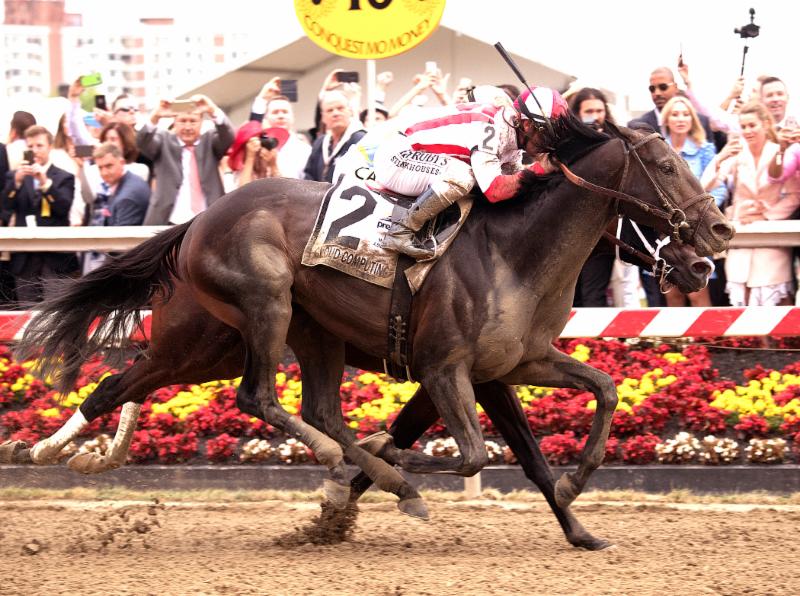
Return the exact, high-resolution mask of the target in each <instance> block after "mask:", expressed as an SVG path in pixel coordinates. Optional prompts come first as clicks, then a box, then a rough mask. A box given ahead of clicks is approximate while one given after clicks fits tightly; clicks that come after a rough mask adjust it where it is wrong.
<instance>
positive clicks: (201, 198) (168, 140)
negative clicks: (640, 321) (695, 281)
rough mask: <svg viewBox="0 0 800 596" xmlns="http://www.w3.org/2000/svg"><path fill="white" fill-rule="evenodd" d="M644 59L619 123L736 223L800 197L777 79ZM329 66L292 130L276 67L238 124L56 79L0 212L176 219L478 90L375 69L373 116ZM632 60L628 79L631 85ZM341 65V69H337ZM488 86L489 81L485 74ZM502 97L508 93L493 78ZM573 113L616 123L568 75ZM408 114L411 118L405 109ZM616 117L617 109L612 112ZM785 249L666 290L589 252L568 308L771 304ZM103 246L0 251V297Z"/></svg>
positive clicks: (27, 220)
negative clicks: (649, 65)
mask: <svg viewBox="0 0 800 596" xmlns="http://www.w3.org/2000/svg"><path fill="white" fill-rule="evenodd" d="M676 71H677V74H678V75H679V77H680V80H681V83H682V84H679V82H678V80H676V76H675V71H673V70H672V69H671V68H668V67H658V68H655V69H654V70H653V71H652V72H651V73H650V77H649V83H648V84H647V85H646V86H647V87H648V88H649V91H650V94H651V98H652V101H653V109H652V110H651V111H649V112H647V113H645V114H643V115H642V116H640V117H639V118H637V119H634V120H631V121H629V122H627V125H628V126H629V127H631V128H642V129H644V128H648V129H653V130H656V131H660V132H661V133H662V134H663V136H664V138H665V139H666V141H667V142H668V143H669V145H670V146H671V147H672V148H673V149H674V151H675V152H676V153H678V154H680V155H681V156H682V157H683V158H684V159H685V160H686V162H687V164H688V165H689V168H690V169H691V171H692V173H693V174H694V175H695V176H696V177H697V179H698V180H699V181H700V183H701V184H702V186H703V187H704V189H705V190H706V191H708V192H710V193H711V194H712V195H713V196H714V198H715V200H716V202H717V204H718V206H719V207H720V208H721V209H723V210H724V211H725V213H726V214H727V215H728V217H729V218H731V219H732V220H734V221H735V222H737V223H738V224H746V223H750V222H755V221H763V220H775V219H788V218H795V217H797V212H798V210H799V209H798V208H799V207H800V126H799V125H798V120H797V118H796V117H795V116H794V115H792V114H790V113H789V112H788V110H787V106H788V101H789V91H788V89H787V88H786V85H785V84H784V82H783V81H782V80H781V79H780V78H778V77H775V76H763V77H760V78H759V79H758V85H757V86H756V87H755V88H753V89H745V87H744V79H742V78H740V79H737V80H736V81H735V82H734V84H733V85H732V87H731V89H730V91H729V92H727V93H723V94H720V96H719V97H703V96H701V94H699V93H697V92H696V91H695V88H694V86H693V84H692V83H693V82H692V79H691V78H690V72H689V66H688V65H687V64H686V63H684V62H683V61H682V60H681V61H680V62H679V64H678V65H677V68H676ZM341 72H342V71H340V70H334V71H332V72H331V73H330V74H329V75H328V76H327V77H326V79H325V81H324V83H323V85H322V88H321V89H320V92H319V97H318V104H317V110H316V114H315V126H314V127H313V128H312V129H311V130H309V131H298V130H296V128H295V119H294V111H293V106H292V102H291V101H290V97H288V96H287V95H284V94H283V93H282V85H281V80H280V79H279V78H274V79H272V80H270V81H268V82H267V83H266V84H265V85H264V86H263V87H262V89H261V90H260V91H259V93H258V94H257V95H256V97H255V98H254V100H253V103H252V107H251V113H250V116H249V119H248V121H247V122H244V123H242V124H241V125H239V126H238V128H237V127H235V126H234V124H233V123H232V122H231V121H230V119H229V118H228V116H227V115H226V114H225V113H224V112H223V110H222V109H220V108H219V106H217V105H216V104H215V103H214V101H213V99H212V98H209V97H206V96H205V95H195V96H193V97H191V98H190V99H189V100H179V101H173V100H166V99H161V100H159V101H158V103H157V105H156V107H155V109H153V110H152V111H151V112H150V113H149V114H145V113H143V112H141V111H140V110H141V108H142V106H141V105H140V104H139V102H138V100H137V99H135V98H133V97H130V96H127V95H121V96H119V97H117V98H115V99H114V101H113V103H111V105H110V107H109V108H108V109H100V108H96V109H95V110H94V111H93V112H92V113H87V112H85V111H84V110H83V109H82V108H81V98H82V95H83V94H84V92H85V91H86V90H85V89H84V88H83V87H82V86H81V84H80V79H79V80H77V81H76V82H74V83H73V84H72V85H71V86H70V87H69V91H68V100H69V106H70V107H69V109H68V110H67V111H66V113H64V115H63V116H62V117H61V119H60V121H59V123H58V126H57V129H56V130H48V129H47V128H45V127H43V126H41V125H40V124H38V123H37V122H36V119H35V117H34V116H33V115H32V114H30V113H28V112H26V111H17V112H15V113H14V115H13V117H12V119H11V122H10V129H9V132H8V136H7V142H6V143H5V144H3V143H0V180H2V189H1V190H0V221H1V222H2V225H4V226H22V227H39V226H41V227H47V226H130V225H169V224H179V223H183V222H185V221H188V220H190V219H191V218H193V217H194V216H195V215H197V214H199V213H200V212H202V211H203V210H204V209H206V208H207V207H208V206H209V205H211V204H212V203H213V202H214V201H216V200H217V199H219V198H220V197H221V196H222V195H224V194H225V193H226V192H230V191H232V190H234V189H235V188H238V187H240V186H242V185H245V184H248V183H250V182H252V181H254V180H257V179H261V178H268V177H276V176H283V177H289V178H299V179H308V180H316V181H327V182H331V181H332V177H333V172H334V169H335V167H336V164H337V162H339V160H341V158H342V157H343V156H344V155H345V154H346V153H347V151H348V149H349V148H350V147H352V146H353V145H354V144H356V143H358V142H359V141H360V140H361V138H362V137H363V136H364V135H365V134H366V130H367V129H368V128H370V127H371V126H373V125H375V124H377V123H378V122H380V121H383V120H391V119H395V118H398V117H402V118H404V119H405V118H406V117H408V118H411V119H413V118H414V117H415V114H416V113H419V114H422V113H424V111H425V110H427V109H428V108H427V107H422V106H423V105H426V102H427V101H428V100H429V99H433V103H438V104H440V105H450V104H453V103H463V102H468V101H473V100H477V101H481V98H480V96H479V93H478V90H480V89H481V87H477V89H476V87H475V85H473V82H472V81H471V80H470V79H467V78H462V79H461V80H460V81H459V82H458V83H457V84H456V85H455V86H454V88H453V91H452V93H450V92H448V79H449V75H443V74H442V73H441V71H439V70H437V69H430V68H426V71H425V72H424V73H421V74H418V75H416V76H415V77H414V79H413V80H412V82H411V86H410V88H409V89H408V91H407V92H406V93H404V94H403V95H402V96H401V97H400V99H399V100H398V101H397V102H396V103H395V104H394V105H391V106H388V105H386V104H385V98H386V94H387V89H388V88H389V87H390V86H391V85H392V84H393V83H394V81H393V75H392V73H390V72H382V73H380V74H379V75H378V77H377V94H376V100H377V103H376V104H375V105H374V106H372V108H373V110H372V118H373V120H372V121H367V120H368V117H369V113H368V110H367V109H365V106H364V105H363V102H362V97H361V89H360V87H359V85H358V84H357V83H353V82H345V81H340V80H339V77H340V76H341ZM645 76H646V74H644V73H643V80H642V84H643V85H644V84H645V81H644V77H645ZM344 78H345V77H342V79H344ZM487 83H492V84H495V85H497V81H487ZM497 87H499V88H500V89H502V90H503V91H504V92H505V93H507V94H508V96H509V98H510V99H512V100H513V99H516V97H517V96H518V95H519V91H518V89H517V88H515V87H514V86H513V85H507V84H501V85H497ZM564 97H565V98H566V99H567V100H568V102H569V104H570V108H571V109H572V111H573V112H574V113H575V114H576V115H577V116H578V117H579V118H580V119H581V120H582V121H583V122H585V123H587V124H589V125H591V126H593V127H595V128H598V129H600V130H602V129H603V127H604V126H606V123H608V122H614V114H613V113H612V110H611V108H610V107H609V104H608V101H607V100H606V96H605V95H604V93H603V91H601V90H600V89H594V88H588V87H584V88H574V89H573V88H570V89H569V90H567V91H566V92H565V93H564ZM419 117H421V116H419ZM617 117H620V115H618V116H617ZM795 257H796V255H795V254H794V252H793V250H792V249H790V248H780V247H772V248H768V247H765V248H736V249H730V250H729V251H728V252H727V254H724V255H717V258H716V259H715V264H716V271H715V273H714V277H713V279H712V280H711V282H710V284H709V286H708V287H707V288H706V289H704V290H702V291H700V292H697V293H696V294H691V295H688V296H687V295H683V294H680V293H679V292H678V291H677V290H675V289H673V290H671V291H670V292H669V293H667V294H666V295H664V294H662V293H661V292H660V291H659V287H658V281H657V280H655V279H653V277H652V276H651V275H649V273H648V272H647V271H638V270H637V269H635V268H631V267H629V266H627V265H622V264H621V262H620V261H619V260H618V259H616V258H615V257H614V254H613V252H608V251H600V250H598V251H595V252H594V253H593V254H592V255H591V256H590V258H589V259H588V261H587V262H586V264H585V265H584V268H583V270H582V272H581V275H580V277H579V280H578V286H577V288H576V297H575V304H576V306H584V307H597V306H610V305H616V306H640V305H641V304H640V295H641V291H640V289H639V288H640V287H641V288H642V289H643V291H644V296H645V297H646V301H647V304H648V305H649V306H665V305H669V306H683V305H693V306H710V305H717V306H724V305H728V304H732V305H776V304H793V303H794V302H795V295H796V287H797V280H796V274H795ZM106 258H107V255H105V254H102V253H92V252H88V253H83V254H79V253H72V252H63V253H53V252H15V253H12V254H8V253H3V254H0V302H2V305H0V307H3V308H9V307H14V306H17V305H22V306H25V305H28V304H30V303H33V302H36V301H39V300H42V299H43V298H44V297H46V296H47V295H48V291H49V290H48V288H49V287H50V285H49V282H50V281H51V280H53V279H54V278H57V277H63V276H78V275H81V274H85V273H87V272H89V271H91V270H92V269H94V268H96V267H98V266H100V265H101V264H102V263H103V261H104V259H106Z"/></svg>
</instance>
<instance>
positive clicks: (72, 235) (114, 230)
mask: <svg viewBox="0 0 800 596" xmlns="http://www.w3.org/2000/svg"><path fill="white" fill-rule="evenodd" d="M166 229H167V226H117V227H94V226H89V227H74V228H72V227H52V228H41V227H40V228H0V250H8V251H18V252H19V251H21V252H47V251H73V250H74V251H86V250H94V251H100V252H104V251H121V250H128V249H130V248H133V247H134V246H136V245H137V244H139V243H141V242H143V241H145V240H147V239H148V238H150V237H151V236H153V235H154V234H157V233H158V232H161V231H163V230H166ZM766 246H800V220H781V221H758V222H755V223H751V224H747V225H737V226H736V237H735V238H734V239H733V241H732V242H731V247H733V248H757V247H766Z"/></svg>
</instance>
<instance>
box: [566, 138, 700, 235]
mask: <svg viewBox="0 0 800 596" xmlns="http://www.w3.org/2000/svg"><path fill="white" fill-rule="evenodd" d="M654 139H662V140H663V137H662V136H661V135H660V134H659V133H657V132H654V133H651V134H649V135H647V136H646V137H644V138H642V139H639V140H638V141H637V142H636V143H635V144H633V145H631V144H630V143H628V141H627V140H626V139H622V140H623V142H624V143H625V165H624V166H623V168H622V176H621V178H620V181H619V184H618V185H617V190H615V189H612V188H605V187H603V186H599V185H597V184H593V183H592V182H589V181H588V180H585V179H584V178H581V177H580V176H578V175H577V174H575V173H574V172H573V171H572V170H570V169H569V168H568V167H567V166H566V165H565V164H563V163H561V162H558V166H559V167H560V168H561V171H562V172H563V173H564V176H566V178H567V180H569V181H570V182H572V183H573V184H575V185H576V186H580V187H581V188H585V189H587V190H591V191H593V192H597V193H600V194H603V195H606V196H608V197H611V198H613V199H615V200H616V203H617V205H618V203H619V201H623V202H626V203H631V204H633V205H635V206H637V207H638V208H639V209H641V210H643V211H644V212H645V213H652V214H653V215H655V216H656V217H658V218H660V219H664V220H666V221H667V222H669V225H671V226H672V239H673V240H675V241H676V242H679V243H682V242H683V239H682V238H681V230H685V229H690V228H691V226H690V225H689V222H688V221H687V220H686V212H685V210H686V209H688V208H689V207H691V206H692V205H694V204H695V203H697V202H699V201H702V200H706V201H708V203H707V204H706V206H705V208H704V209H703V212H702V213H701V214H700V217H699V218H698V220H697V223H698V225H699V224H700V222H702V221H703V219H705V216H706V213H707V211H708V209H709V207H711V204H712V203H713V202H714V197H712V196H711V195H710V194H709V193H707V192H702V193H700V194H698V195H696V196H694V197H692V198H691V199H689V200H688V201H687V202H686V204H684V205H681V206H679V205H675V204H674V203H673V201H672V200H671V199H670V198H669V196H667V193H665V192H664V190H663V189H662V188H661V186H660V185H659V184H658V182H656V181H655V180H654V179H653V177H652V176H651V175H650V172H649V171H648V170H647V167H646V166H645V165H644V162H643V161H642V158H641V157H639V154H638V153H637V151H636V150H637V149H638V148H639V147H641V146H643V145H646V144H647V143H649V142H650V141H652V140H654ZM631 155H633V156H634V157H635V158H636V161H637V162H638V163H639V165H640V166H641V167H642V170H643V171H644V173H645V176H647V179H648V180H649V181H650V184H652V186H653V188H654V189H655V191H656V194H657V195H658V198H659V199H660V200H661V205H662V206H663V207H664V210H661V209H658V208H656V207H653V206H652V205H649V204H647V203H645V202H644V201H642V200H641V199H637V198H636V197H634V196H631V195H629V194H628V193H626V192H623V191H622V190H619V189H621V188H622V187H623V186H624V184H625V180H626V179H627V177H628V170H629V165H630V156H631ZM616 211H617V213H619V208H618V207H617V208H616ZM696 233H697V228H695V229H694V231H693V232H692V236H691V238H693V237H694V235H695V234H696ZM691 238H690V240H691Z"/></svg>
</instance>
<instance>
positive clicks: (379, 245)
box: [301, 168, 473, 293]
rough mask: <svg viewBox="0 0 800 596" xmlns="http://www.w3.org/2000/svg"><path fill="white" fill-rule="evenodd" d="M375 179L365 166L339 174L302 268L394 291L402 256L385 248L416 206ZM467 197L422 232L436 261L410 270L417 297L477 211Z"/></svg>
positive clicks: (420, 234) (325, 204)
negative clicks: (372, 183)
mask: <svg viewBox="0 0 800 596" xmlns="http://www.w3.org/2000/svg"><path fill="white" fill-rule="evenodd" d="M371 178H373V176H372V175H371V172H370V171H368V170H367V169H366V168H358V169H357V170H355V171H352V172H345V173H342V174H340V175H339V176H338V178H337V180H336V181H335V183H334V185H333V186H332V187H331V188H330V189H329V190H328V192H326V193H325V196H324V197H323V199H322V204H321V205H320V209H319V213H318V214H317V221H316V223H315V224H314V230H313V231H312V233H311V237H310V238H309V239H308V242H307V243H306V247H305V250H304V251H303V259H302V261H301V262H302V264H303V265H306V266H308V267H314V266H316V265H325V266H327V267H332V268H333V269H336V270H338V271H341V272H342V273H346V274H348V275H351V276H353V277H357V278H358V279H363V280H364V281H367V282H369V283H372V284H375V285H378V286H381V287H384V288H391V287H392V284H393V282H394V277H395V270H396V269H397V253H396V252H394V251H392V250H389V249H386V248H384V247H383V239H384V236H385V235H386V232H387V230H388V229H389V227H390V226H391V225H392V221H395V220H397V219H399V218H400V217H402V216H403V215H404V214H405V212H406V211H407V210H408V208H409V207H410V206H411V203H412V201H413V197H398V196H396V195H392V194H389V193H387V192H384V191H379V190H375V189H373V188H370V187H369V186H367V181H368V180H369V179H371ZM472 200H473V199H472V197H470V196H467V197H464V198H463V199H461V200H460V201H458V202H457V203H455V204H453V205H451V206H450V207H449V208H448V209H445V211H443V212H442V213H440V214H439V215H438V216H437V217H436V218H434V220H432V221H431V222H430V223H429V224H428V225H427V226H424V227H423V229H422V230H420V232H419V234H418V238H419V239H420V240H421V241H423V242H428V243H435V244H436V246H437V249H436V257H435V258H434V259H431V260H429V261H425V262H421V263H417V264H415V265H412V266H411V267H409V268H408V269H407V270H406V272H405V274H406V279H407V280H408V282H409V286H410V287H411V291H412V293H416V292H417V290H419V288H420V287H421V286H422V282H423V281H424V280H425V277H426V276H427V274H428V272H429V271H430V270H431V268H432V267H433V265H434V264H435V263H436V262H437V260H438V259H439V257H441V255H442V254H444V252H445V251H446V250H447V248H448V247H449V246H450V244H451V243H452V241H453V239H454V238H455V236H456V234H457V232H458V230H460V229H461V226H462V225H463V224H464V221H466V218H467V215H469V212H470V210H471V208H472Z"/></svg>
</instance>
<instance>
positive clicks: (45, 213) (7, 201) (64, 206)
mask: <svg viewBox="0 0 800 596" xmlns="http://www.w3.org/2000/svg"><path fill="white" fill-rule="evenodd" d="M25 141H26V142H27V145H28V150H29V151H31V152H32V154H33V160H32V161H27V160H23V162H22V164H21V165H20V166H19V167H18V168H17V169H16V170H14V171H12V172H9V173H8V175H7V176H6V183H5V186H4V188H3V192H2V203H3V211H4V212H11V213H14V214H15V216H16V222H15V225H16V226H19V227H49V226H69V210H70V207H71V206H72V199H73V197H74V195H75V177H74V176H73V175H72V174H70V173H69V172H66V171H64V170H62V169H60V168H57V167H56V166H54V165H52V164H51V163H50V150H51V148H52V145H53V135H52V134H51V133H50V131H48V130H47V129H46V128H44V127H43V126H36V125H34V126H31V127H29V128H28V129H27V130H26V131H25ZM76 267H77V260H76V258H75V253H60V252H17V253H14V254H12V255H11V273H12V274H13V275H14V276H15V277H16V292H17V299H18V300H19V301H21V302H39V301H41V300H42V298H43V297H44V295H45V290H46V289H47V288H46V286H47V282H48V280H51V279H54V278H56V277H58V276H59V275H62V274H65V273H71V272H72V271H73V270H74V269H75V268H76Z"/></svg>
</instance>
